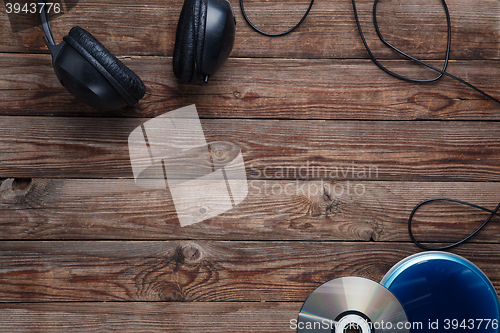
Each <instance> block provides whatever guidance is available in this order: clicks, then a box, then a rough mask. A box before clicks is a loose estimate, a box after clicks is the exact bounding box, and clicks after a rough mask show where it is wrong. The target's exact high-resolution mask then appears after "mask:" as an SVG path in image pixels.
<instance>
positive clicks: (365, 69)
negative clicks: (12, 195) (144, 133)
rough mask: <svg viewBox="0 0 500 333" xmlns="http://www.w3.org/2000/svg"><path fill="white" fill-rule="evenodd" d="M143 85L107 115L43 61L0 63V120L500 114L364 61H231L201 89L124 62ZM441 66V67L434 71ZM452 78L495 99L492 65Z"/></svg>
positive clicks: (470, 67) (159, 66)
mask: <svg viewBox="0 0 500 333" xmlns="http://www.w3.org/2000/svg"><path fill="white" fill-rule="evenodd" d="M123 61H124V62H125V64H127V65H128V66H129V67H130V68H131V69H133V70H134V71H135V72H136V73H137V74H138V75H139V76H141V77H142V79H143V80H144V82H145V85H146V86H147V92H146V96H145V98H144V99H143V100H141V101H140V102H139V104H138V106H137V107H135V108H126V109H123V110H119V111H116V112H107V113H103V112H102V111H99V110H97V109H93V108H91V107H88V106H86V105H85V104H83V103H81V102H79V101H77V100H76V99H75V98H73V97H72V96H71V95H70V94H69V93H68V92H67V91H66V89H65V88H64V87H63V86H61V84H60V83H59V81H58V80H57V78H56V76H55V75H54V71H53V69H52V67H51V66H52V65H51V61H50V56H47V55H17V54H16V55H6V54H4V55H2V56H0V84H1V87H2V88H1V90H0V102H1V103H0V114H1V115H16V116H19V115H43V116H48V115H58V116H87V117H91V116H98V117H102V116H106V117H113V116H117V117H124V116H128V117H154V116H157V115H159V114H163V113H165V112H166V111H170V110H173V109H176V108H179V107H181V106H185V105H188V104H197V105H198V108H199V111H200V116H201V117H206V118H275V119H280V118H281V119H283V118H284V119H363V120H365V119H372V120H407V119H453V120H499V119H500V112H499V110H500V106H499V105H498V104H496V103H494V102H492V101H489V100H487V99H485V98H484V97H482V96H481V95H480V94H478V93H476V92H474V91H473V90H472V89H470V88H468V87H466V86H465V85H463V84H461V83H458V82H456V81H454V80H452V79H449V78H442V79H441V80H440V81H439V82H437V83H433V84H410V83H407V82H404V81H401V80H399V79H396V78H393V77H391V76H390V75H388V74H386V73H384V72H382V71H381V70H380V69H379V68H378V67H377V66H375V65H374V64H373V63H371V61H369V60H333V59H328V60H290V59H281V60H277V59H267V60H265V61H263V60H262V59H230V60H229V62H228V63H227V64H226V66H224V67H223V68H222V70H221V71H220V72H219V73H218V74H216V75H215V76H214V77H213V78H212V79H211V82H210V83H208V84H207V85H186V84H181V83H179V82H178V81H177V79H176V78H175V77H174V75H173V71H172V70H171V67H170V64H171V59H170V58H151V57H141V58H132V59H129V58H126V59H123ZM384 64H387V65H388V66H389V68H391V69H393V70H396V71H397V72H400V73H402V74H407V75H410V76H415V77H420V78H423V77H427V78H430V77H432V76H433V75H434V74H432V75H429V73H428V71H427V70H425V69H422V68H418V67H415V66H411V64H409V63H407V62H406V61H390V62H384ZM434 64H435V65H438V63H434ZM449 72H450V73H453V74H455V75H457V76H459V77H462V78H464V79H467V80H468V81H469V82H470V83H472V84H476V85H477V86H478V87H479V88H482V89H484V90H485V91H486V92H489V93H491V94H492V95H494V96H497V97H498V96H500V93H498V94H497V92H499V91H500V68H499V66H498V64H497V63H496V62H494V61H454V62H452V63H451V64H450V66H449Z"/></svg>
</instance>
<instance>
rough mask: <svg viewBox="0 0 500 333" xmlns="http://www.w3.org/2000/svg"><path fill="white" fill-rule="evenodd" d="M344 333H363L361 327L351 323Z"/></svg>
mask: <svg viewBox="0 0 500 333" xmlns="http://www.w3.org/2000/svg"><path fill="white" fill-rule="evenodd" d="M344 333H363V332H362V331H361V327H359V326H358V325H357V324H355V323H350V324H349V325H347V326H346V327H345V328H344Z"/></svg>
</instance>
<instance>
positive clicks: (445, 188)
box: [0, 179, 500, 243]
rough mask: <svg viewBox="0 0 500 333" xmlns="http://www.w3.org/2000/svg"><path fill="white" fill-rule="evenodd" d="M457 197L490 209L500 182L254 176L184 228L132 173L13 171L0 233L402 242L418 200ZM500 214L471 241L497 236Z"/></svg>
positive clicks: (432, 223) (452, 215)
mask: <svg viewBox="0 0 500 333" xmlns="http://www.w3.org/2000/svg"><path fill="white" fill-rule="evenodd" d="M450 196H451V197H454V198H458V199H462V200H468V201H470V202H473V203H476V204H480V205H484V206H485V207H487V208H490V209H493V208H494V207H495V206H496V205H497V203H498V184H497V183H478V182H465V183H455V182H431V183H426V182H384V181H371V182H370V181H364V180H354V181H345V180H337V181H325V182H321V181H293V180H289V181H286V180H281V181H279V180H256V179H250V181H249V194H248V196H247V198H246V199H245V200H244V201H243V202H242V203H241V204H240V205H238V206H237V207H236V208H234V209H232V210H230V211H228V212H226V213H224V214H222V215H219V216H217V217H215V218H212V219H209V220H206V221H204V222H202V223H200V224H195V225H192V226H189V227H184V228H181V227H180V226H179V222H178V220H177V214H176V212H175V207H174V205H173V203H172V198H171V196H170V193H169V191H165V190H145V189H141V188H139V187H137V186H136V185H135V184H134V182H133V181H132V180H126V179H117V180H101V179H95V180H93V179H91V180H82V179H33V180H31V183H30V182H29V181H28V180H22V179H17V180H13V179H7V180H4V181H3V184H2V185H0V215H1V216H2V218H1V220H0V238H1V239H4V240H16V239H30V240H37V239H46V240H50V239H70V240H76V239H78V240H92V239H116V240H119V239H136V240H143V239H150V240H159V239H221V240H239V239H249V240H252V239H253V240H264V239H267V240H303V241H313V240H314V241H328V240H354V241H370V240H373V241H377V242H405V241H409V236H408V232H407V221H408V215H409V214H410V212H411V210H412V209H413V207H414V206H415V205H416V204H417V203H419V202H420V201H422V200H425V199H428V198H431V197H450ZM487 216H488V214H487V213H483V212H481V211H478V210H477V209H472V208H466V207H463V206H458V205H453V204H451V205H450V204H441V203H435V204H431V205H427V206H424V207H422V208H421V210H419V212H418V213H417V214H416V215H415V218H414V231H415V235H416V236H417V237H418V239H420V240H422V241H431V242H437V241H449V242H452V241H458V240H459V238H460V237H465V236H467V235H468V234H470V233H471V232H472V231H473V230H474V229H475V228H477V227H478V226H479V225H480V223H481V222H482V221H484V220H485V219H486V218H487ZM499 220H500V219H498V218H494V219H493V220H492V221H491V222H490V223H489V224H488V226H487V227H486V228H485V230H484V231H482V232H480V233H479V234H478V235H477V236H476V237H474V238H473V239H472V240H471V241H472V242H489V243H498V241H499V239H498V234H499V232H500V224H499V223H498V222H499ZM450 228H453V229H454V232H453V233H450Z"/></svg>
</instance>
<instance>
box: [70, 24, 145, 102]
mask: <svg viewBox="0 0 500 333" xmlns="http://www.w3.org/2000/svg"><path fill="white" fill-rule="evenodd" d="M64 41H65V42H66V43H68V44H70V45H71V46H72V47H73V48H74V49H75V50H76V51H78V52H79V53H80V54H81V55H82V56H83V57H84V58H85V59H86V60H87V61H89V62H90V63H91V64H93V65H96V64H95V62H98V63H99V64H100V65H101V66H102V69H103V70H105V71H106V72H107V73H101V74H105V75H104V76H105V77H107V76H109V75H110V76H111V78H112V79H111V81H112V82H110V83H111V85H113V86H114V88H115V89H116V90H117V91H118V92H119V93H120V94H121V95H122V97H123V98H124V99H125V101H126V102H127V104H128V105H129V106H132V105H134V104H136V103H137V102H138V101H139V100H140V99H141V98H142V97H143V96H144V94H145V93H146V87H145V86H144V83H143V82H142V80H141V79H140V78H139V77H138V76H137V75H136V74H135V73H134V72H132V71H131V70H130V69H129V68H128V67H127V66H125V65H124V64H123V63H122V62H121V61H120V60H118V59H117V58H116V57H115V56H114V55H113V54H112V53H111V52H109V51H108V50H107V49H106V48H105V47H104V46H103V45H102V44H101V43H99V41H98V40H97V39H95V38H94V36H92V35H91V34H90V33H89V32H88V31H86V30H84V29H82V28H80V27H73V28H72V29H71V31H70V32H69V34H68V36H66V37H64ZM101 66H97V67H101Z"/></svg>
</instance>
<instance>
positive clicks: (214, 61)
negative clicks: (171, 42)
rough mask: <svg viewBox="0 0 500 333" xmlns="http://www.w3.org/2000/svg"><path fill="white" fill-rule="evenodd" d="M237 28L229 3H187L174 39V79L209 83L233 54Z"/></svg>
mask: <svg viewBox="0 0 500 333" xmlns="http://www.w3.org/2000/svg"><path fill="white" fill-rule="evenodd" d="M235 26H236V19H235V17H234V11H233V8H232V7H231V4H230V3H229V1H227V0H185V1H184V5H183V6H182V11H181V14H180V17H179V22H178V24H177V33H176V36H175V47H174V57H173V67H174V74H175V76H176V77H177V78H178V79H179V80H180V81H182V82H186V83H194V82H200V81H201V82H204V83H207V82H208V78H209V77H210V76H211V75H213V74H215V72H216V71H217V70H218V69H219V68H220V67H222V65H223V64H224V63H225V62H226V60H227V58H228V57H229V54H230V53H231V50H232V48H233V44H234V35H235V30H236V28H235Z"/></svg>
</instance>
